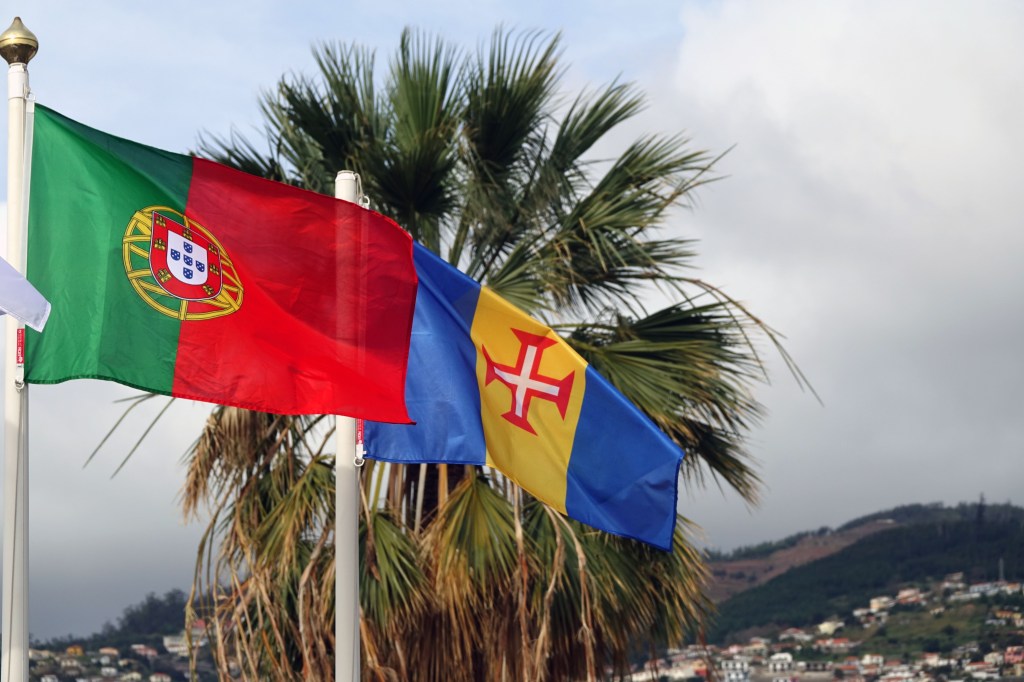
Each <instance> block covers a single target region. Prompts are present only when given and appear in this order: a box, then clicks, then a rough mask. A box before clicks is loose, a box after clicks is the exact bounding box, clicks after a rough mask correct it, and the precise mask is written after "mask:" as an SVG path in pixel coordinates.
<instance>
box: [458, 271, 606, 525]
mask: <svg viewBox="0 0 1024 682" xmlns="http://www.w3.org/2000/svg"><path fill="white" fill-rule="evenodd" d="M470 334H471V336H472V339H473V345H474V346H475V347H476V352H477V364H476V374H477V381H478V382H479V386H480V406H481V420H482V422H483V430H484V439H485V441H486V444H487V465H488V466H491V467H494V468H496V469H499V470H501V471H502V472H503V473H505V474H506V475H507V476H509V477H510V478H511V479H512V480H514V481H515V482H516V483H518V484H519V485H521V486H522V487H523V488H525V489H526V490H528V491H530V493H531V494H532V495H533V496H534V497H536V498H538V499H540V500H542V501H543V502H545V503H547V504H548V505H550V506H552V507H554V508H555V509H557V510H559V511H561V512H562V513H565V511H566V510H565V490H566V471H567V470H568V466H569V457H570V455H571V454H572V446H573V438H574V437H575V434H576V425H577V424H578V423H579V417H580V407H581V406H582V404H583V392H584V390H585V389H586V385H585V381H586V363H585V362H584V361H583V359H582V358H580V357H579V356H578V355H577V354H576V353H575V352H573V350H572V349H571V348H569V346H568V345H567V344H566V343H565V342H564V341H562V340H561V338H560V337H559V336H558V335H557V334H555V332H553V331H552V330H551V329H549V328H548V327H546V326H545V325H543V324H541V323H540V322H538V321H536V320H534V319H532V318H531V317H529V316H528V315H526V314H524V313H523V312H522V311H521V310H519V309H518V308H516V307H515V306H513V305H512V304H510V303H508V302H507V301H505V300H504V299H502V298H500V297H499V296H497V295H496V294H494V293H493V292H492V291H490V290H489V289H488V288H487V287H482V288H481V291H480V298H479V301H478V303H477V309H476V314H475V316H474V317H473V328H472V330H471V331H470ZM529 335H535V336H536V337H544V339H548V341H546V342H545V341H540V342H538V343H535V342H534V341H532V340H530V339H529V338H528V337H529ZM524 339H525V340H524ZM545 344H550V345H545ZM563 410H564V415H563V414H562V411H563ZM531 430H532V432H531Z"/></svg>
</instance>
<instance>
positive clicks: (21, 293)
mask: <svg viewBox="0 0 1024 682" xmlns="http://www.w3.org/2000/svg"><path fill="white" fill-rule="evenodd" d="M4 313H10V314H11V315H13V316H14V317H16V318H17V319H18V320H19V321H21V322H23V323H25V324H27V325H28V326H30V327H32V328H33V329H35V330H36V331H37V332H41V331H43V327H45V326H46V318H48V317H49V316H50V302H49V301H47V300H46V299H45V298H44V297H43V295H42V294H41V293H39V292H38V291H37V290H36V288H35V287H34V286H32V283H31V282H29V281H28V280H27V279H25V276H24V275H22V274H21V273H20V272H18V271H17V270H15V269H14V266H12V265H11V264H10V263H8V262H7V261H6V260H4V259H3V258H0V315H3V314H4Z"/></svg>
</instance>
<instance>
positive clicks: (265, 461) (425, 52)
mask: <svg viewBox="0 0 1024 682" xmlns="http://www.w3.org/2000/svg"><path fill="white" fill-rule="evenodd" d="M314 53H315V57H316V63H317V66H318V72H317V73H316V74H315V75H314V76H311V77H310V76H304V75H293V76H287V77H285V78H283V79H282V80H281V81H280V82H279V83H278V85H277V87H276V88H275V89H274V90H273V91H271V92H268V93H266V94H264V95H263V97H262V100H261V110H262V114H263V117H264V121H265V129H264V133H265V137H266V140H265V141H266V143H267V147H266V151H263V147H262V144H259V143H254V142H252V141H250V140H248V139H246V138H244V137H243V136H241V135H238V134H237V133H232V134H231V135H229V136H228V137H226V138H216V137H215V138H206V139H204V140H203V141H202V142H201V144H200V150H199V153H200V154H201V155H203V156H208V157H210V158H214V159H216V160H219V161H221V162H223V163H227V164H229V165H232V166H235V167H237V168H240V169H242V170H246V171H249V172H252V173H256V174H259V175H263V176H266V177H270V178H273V179H276V180H282V181H285V182H289V183H292V184H295V185H298V186H302V187H305V188H308V189H311V190H315V191H318V192H324V193H332V190H333V182H334V177H335V174H336V172H337V171H338V170H341V169H350V170H354V171H356V172H357V173H359V174H360V176H361V178H362V183H363V187H364V189H365V192H366V194H367V195H368V196H369V197H370V198H371V200H372V205H373V208H375V209H376V210H379V211H381V212H382V213H384V214H386V215H389V216H391V217H393V218H394V219H395V220H396V221H397V222H398V223H399V224H401V225H402V226H403V227H405V228H406V229H408V230H409V231H410V233H411V234H412V235H413V237H414V238H415V239H417V240H418V241H420V242H422V243H423V244H424V245H426V246H427V247H429V248H430V249H432V250H433V251H435V252H437V253H439V254H440V255H442V256H443V257H444V258H446V259H447V260H448V261H450V262H452V263H454V264H456V265H458V266H459V267H460V268H461V269H462V270H463V271H465V272H466V273H468V274H469V275H470V276H472V277H474V278H475V279H477V280H479V281H482V282H484V283H485V284H487V285H489V286H490V287H491V288H492V289H494V290H495V291H496V292H497V293H498V294H500V295H501V296H503V297H504V298H506V299H507V300H509V301H511V302H513V303H515V304H516V305H518V306H519V307H521V308H523V309H525V310H526V311H527V312H529V313H531V314H532V315H534V316H536V317H538V318H540V319H542V320H544V321H546V322H547V323H549V324H550V325H551V326H552V327H553V328H555V329H557V330H559V331H560V333H562V334H563V336H565V338H566V339H567V340H568V341H569V343H570V344H571V345H572V347H573V348H575V349H576V350H577V351H578V352H579V353H580V354H581V355H582V356H583V357H584V358H585V359H587V360H588V361H589V362H590V363H591V364H592V365H593V366H594V367H595V369H597V370H598V371H599V372H601V373H602V374H603V375H604V376H605V377H607V378H608V379H609V380H610V381H611V382H612V383H613V384H614V385H615V386H616V387H617V388H619V389H620V390H621V391H622V392H623V393H624V394H625V395H626V396H627V397H628V398H630V399H631V400H632V401H633V402H634V403H636V404H637V405H638V406H639V407H640V408H641V409H642V410H643V411H644V412H646V413H647V414H648V415H649V416H650V417H651V418H652V419H653V420H654V421H655V422H656V423H657V424H658V426H659V427H661V428H662V429H663V430H664V431H665V432H666V433H668V434H669V435H670V436H671V437H672V438H674V439H675V440H676V441H677V442H678V443H679V444H680V445H682V446H683V447H684V448H685V449H686V451H687V453H688V456H687V458H686V460H685V463H684V469H683V473H682V476H683V477H684V479H685V480H686V481H688V482H690V483H693V484H696V485H703V484H705V483H706V482H708V481H709V480H716V481H724V482H725V483H726V484H727V485H729V486H731V487H732V488H734V489H735V490H737V491H738V492H739V493H740V494H741V495H742V496H743V497H744V498H745V499H747V500H749V501H753V500H755V498H756V495H757V490H758V484H759V482H758V478H757V475H756V473H755V471H754V470H753V469H752V467H751V464H750V460H749V459H748V457H747V456H746V454H745V453H744V451H743V436H744V432H745V431H746V429H747V428H748V427H749V426H750V425H751V423H752V422H754V421H755V420H756V419H757V418H758V416H759V413H760V406H759V404H758V402H757V401H756V400H755V399H754V398H753V397H752V395H751V391H750V389H751V387H752V385H753V384H754V383H756V382H757V381H760V380H761V379H762V378H763V377H764V375H763V371H762V366H761V362H760V358H759V356H758V355H757V352H756V350H755V345H754V339H761V340H768V341H769V342H771V343H775V341H776V339H775V336H774V334H773V333H772V332H771V330H770V329H768V328H767V327H765V326H764V325H763V324H761V323H760V322H759V321H758V320H757V319H756V318H754V317H753V316H751V315H750V314H749V313H748V312H747V311H746V310H744V309H743V308H742V307H741V306H740V305H739V304H737V303H736V302H734V301H732V300H731V299H729V298H728V297H727V296H726V295H724V294H723V293H722V292H721V291H719V290H717V289H716V288H714V287H712V286H710V285H708V284H706V283H704V282H702V281H700V280H698V279H694V278H692V277H689V276H688V275H689V270H687V268H688V267H689V266H691V265H692V263H693V260H694V257H695V252H694V248H693V243H692V242H691V241H689V240H687V239H683V238H680V237H678V236H677V235H675V234H673V231H672V230H670V229H668V228H669V227H670V225H669V218H670V216H672V215H674V211H675V210H676V209H678V208H679V207H686V206H688V205H689V204H690V202H691V200H692V198H693V192H694V190H695V189H696V188H697V187H699V186H700V185H701V184H702V183H705V182H707V181H708V179H709V178H710V175H709V173H710V171H711V167H712V163H713V161H714V158H713V157H712V155H710V154H708V153H707V152H702V151H696V150H693V149H691V148H690V146H689V142H688V141H687V140H686V139H684V138H683V137H680V136H662V135H654V134H651V135H642V136H640V137H639V138H637V139H636V140H634V141H633V142H631V143H629V144H627V145H625V147H623V148H621V150H620V151H619V152H617V153H611V152H610V151H609V149H610V148H611V146H612V142H611V139H612V138H613V137H614V138H617V135H612V133H614V132H617V131H619V130H620V129H621V127H622V126H623V124H625V123H626V122H627V121H629V120H630V119H632V118H633V117H634V116H635V115H636V114H637V113H638V112H640V111H641V109H642V108H643V106H644V98H643V96H642V95H641V93H639V92H638V91H637V90H636V89H635V88H634V87H633V86H631V85H629V84H626V83H621V82H613V83H611V84H609V85H605V86H603V87H599V88H596V89H594V90H589V91H586V92H583V93H580V94H578V95H576V96H575V97H570V98H568V99H565V98H564V97H563V93H562V91H561V87H562V82H561V76H562V74H563V70H564V67H563V65H562V64H561V62H560V61H559V56H560V47H559V38H558V36H547V35H541V34H537V33H518V32H509V31H504V30H498V31H496V32H495V34H494V35H493V37H492V39H491V40H490V42H489V44H488V45H487V46H485V47H483V48H481V49H480V50H479V51H477V52H464V51H460V50H458V49H456V48H455V47H453V46H451V45H449V44H447V43H445V42H443V41H441V40H438V39H434V38H431V37H429V36H424V35H419V34H415V33H412V32H409V31H406V32H404V33H403V35H402V38H401V42H400V44H399V47H398V49H397V51H396V53H395V54H394V55H393V57H392V59H391V61H390V63H389V64H388V67H387V68H386V69H384V70H382V71H378V70H377V69H376V63H375V57H374V54H373V53H372V52H369V51H367V50H365V49H362V48H359V47H357V46H351V45H340V44H326V45H321V46H319V47H317V48H316V49H315V51H314ZM655 289H658V290H660V292H661V294H662V295H663V296H667V297H668V298H669V299H670V300H671V301H672V303H671V304H670V305H668V306H667V307H665V308H663V309H661V310H657V311H649V310H648V309H647V308H646V307H645V305H644V303H645V300H647V299H648V298H650V296H651V293H652V291H653V290H655ZM783 355H784V354H783ZM331 424H333V420H331V419H329V418H328V419H326V420H325V419H324V418H322V417H282V416H275V415H268V414H260V413H253V412H246V411H243V410H238V409H234V408H218V409H216V410H215V411H214V412H213V413H212V415H211V416H210V418H209V420H208V423H207V425H206V428H205V429H204V431H203V433H202V435H201V437H200V439H199V441H198V443H197V445H196V447H195V448H194V450H193V451H192V452H191V454H190V456H189V458H188V467H189V470H188V479H187V483H186V487H185V494H184V508H185V510H186V513H188V514H195V513H197V512H198V511H199V509H200V508H201V507H203V506H204V505H208V507H209V509H211V510H212V516H211V521H210V524H209V528H208V532H207V535H206V537H205V539H204V543H203V545H202V547H201V550H200V558H199V562H198V564H197V567H198V568H197V585H196V590H197V591H196V594H206V593H207V591H208V590H214V591H216V592H217V598H216V603H215V604H214V605H213V606H214V607H215V608H216V611H217V614H218V617H217V618H214V619H211V624H212V627H213V628H214V629H215V632H213V635H214V636H213V637H212V642H213V644H214V647H215V650H216V654H217V657H218V661H219V664H220V666H221V668H222V670H224V671H226V670H227V669H228V667H229V665H231V664H232V662H233V661H237V662H238V664H239V665H240V666H241V669H242V674H243V677H245V678H247V679H271V678H272V679H285V680H287V679H294V680H322V679H330V678H331V677H332V676H333V641H332V640H333V613H334V601H333V596H334V594H333V590H334V582H333V579H334V578H333V576H334V546H333V542H332V539H333V536H332V532H333V526H332V524H333V520H334V478H333V455H332V454H331V453H330V452H329V449H330V443H331V442H332V440H331V439H330V438H329V433H330V425H331ZM362 490H363V500H362V502H363V504H362V512H363V518H362V520H361V532H360V541H361V552H360V568H361V588H360V602H361V605H362V621H361V635H362V641H363V656H362V660H363V665H364V677H365V678H367V679H381V680H384V679H403V680H435V679H444V680H452V681H455V682H458V681H459V680H467V681H468V680H484V679H516V680H569V679H580V678H587V679H596V678H597V676H598V671H602V670H604V668H605V667H606V666H614V667H616V668H618V669H619V670H623V669H625V668H626V666H627V661H628V656H629V655H630V653H631V652H632V651H634V650H635V647H636V646H637V644H638V643H641V642H670V643H678V642H679V641H681V640H682V638H683V637H684V636H685V635H686V634H687V633H691V632H694V631H695V630H697V629H698V628H700V627H701V626H702V624H703V623H704V622H705V619H706V618H707V615H708V612H709V602H708V600H707V599H706V597H705V595H704V594H703V592H702V586H703V582H704V578H705V571H704V566H703V563H702V561H701V558H700V556H699V553H698V552H697V551H696V550H695V549H694V547H693V546H692V544H691V543H690V541H689V539H688V537H687V535H686V529H687V527H688V524H687V522H686V520H685V519H682V520H681V521H682V522H681V524H680V528H679V530H678V531H677V535H676V539H675V550H674V551H673V552H670V553H663V552H659V551H657V550H652V549H650V548H648V547H646V546H644V545H641V544H639V543H636V542H634V541H630V540H624V539H621V538H616V537H611V536H608V535H606V534H602V533H599V532H596V531H593V530H592V529H590V528H586V527H584V526H581V525H579V524H577V523H574V522H571V521H568V520H566V519H565V518H563V517H561V516H560V515H558V514H557V513H555V512H553V511H552V510H551V509H548V508H547V507H545V506H543V505H542V504H540V503H538V502H536V501H535V500H533V499H531V498H530V497H529V496H527V495H525V494H523V493H521V491H520V490H518V489H517V488H516V487H515V486H514V485H512V484H511V483H510V481H508V480H507V479H504V478H503V477H501V476H500V475H498V474H497V473H495V472H493V471H492V472H486V473H485V472H483V471H480V470H477V469H475V468H473V467H462V466H458V467H455V466H448V467H445V466H426V465H417V466H404V467H403V466H383V465H380V464H377V465H374V463H372V462H370V463H368V464H367V466H366V467H365V469H364V470H363V473H362Z"/></svg>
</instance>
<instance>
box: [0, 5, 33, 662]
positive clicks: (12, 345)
mask: <svg viewBox="0 0 1024 682" xmlns="http://www.w3.org/2000/svg"><path fill="white" fill-rule="evenodd" d="M38 49H39V42H38V41H37V40H36V37H35V35H33V34H32V32H31V31H29V30H28V29H27V28H25V25H24V24H23V23H21V19H20V18H19V17H15V18H14V21H13V22H12V23H11V25H10V27H9V28H8V29H7V30H6V31H4V32H3V33H2V34H0V56H2V57H3V58H4V60H6V61H7V63H8V64H9V67H8V70H7V261H8V262H9V263H10V264H11V265H12V266H13V267H14V268H15V269H16V270H17V271H18V272H20V273H22V274H24V272H25V235H24V225H25V208H26V207H25V201H24V198H25V161H26V159H25V103H26V99H27V97H28V92H29V89H28V66H27V65H28V62H29V61H30V60H31V59H32V57H34V56H35V54H36V50H38ZM24 334H25V326H24V325H23V324H21V323H19V322H18V321H17V320H15V319H14V317H13V316H11V315H8V316H7V322H6V330H5V339H6V343H7V347H6V358H5V360H4V525H3V529H4V531H3V532H4V551H3V562H4V565H3V602H4V603H3V622H2V623H0V629H2V636H3V648H2V654H0V664H2V672H0V681H2V682H28V386H27V385H26V384H25V383H24V381H23V380H22V379H23V377H22V369H23V367H22V355H23V350H24Z"/></svg>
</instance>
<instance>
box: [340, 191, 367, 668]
mask: <svg viewBox="0 0 1024 682" xmlns="http://www.w3.org/2000/svg"><path fill="white" fill-rule="evenodd" d="M357 187H358V176H357V175H356V174H355V173H353V172H352V171H339V172H338V175H337V177H336V178H335V180H334V196H335V197H337V198H338V199H344V200H345V201H351V202H353V203H356V202H357V200H358V198H359V197H358V196H357ZM336 438H337V456H336V458H335V463H334V495H335V497H334V503H335V506H334V514H335V516H334V679H335V682H342V681H343V680H351V682H358V680H359V679H360V670H359V495H360V493H359V469H358V466H359V465H357V460H358V461H359V462H360V464H361V460H362V458H361V454H362V453H361V452H359V449H358V447H357V445H356V420H355V419H353V418H351V417H341V416H339V417H337V436H336Z"/></svg>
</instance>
